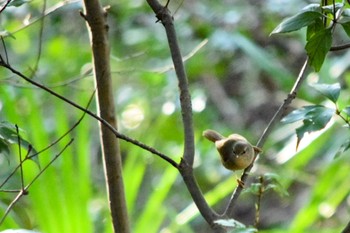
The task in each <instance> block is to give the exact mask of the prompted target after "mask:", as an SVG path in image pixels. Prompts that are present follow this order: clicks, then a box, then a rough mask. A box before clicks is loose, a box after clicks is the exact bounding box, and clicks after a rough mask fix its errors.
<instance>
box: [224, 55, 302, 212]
mask: <svg viewBox="0 0 350 233" xmlns="http://www.w3.org/2000/svg"><path fill="white" fill-rule="evenodd" d="M307 64H308V59H306V61H305V62H304V65H303V66H302V68H301V70H300V72H299V75H298V78H297V80H296V81H295V83H294V86H293V88H292V89H291V91H290V92H289V94H288V96H287V98H286V99H285V100H284V102H283V103H282V104H281V106H280V107H279V109H278V110H277V112H276V113H275V115H274V116H273V117H272V119H271V120H270V122H269V124H268V125H267V127H266V128H265V130H264V132H263V133H262V135H261V137H260V139H259V141H258V143H257V144H256V146H257V147H259V148H262V147H263V145H264V144H265V141H266V139H267V137H268V136H269V135H270V133H271V131H272V129H273V127H274V126H275V124H276V123H277V122H278V121H279V120H280V119H281V117H282V116H283V114H285V110H286V109H287V107H288V106H289V105H290V104H291V102H292V101H293V100H294V99H295V97H296V95H297V92H298V90H299V89H300V87H301V84H302V83H303V81H304V80H305V77H306V76H305V71H306V67H307ZM255 159H256V157H255ZM255 159H254V161H255ZM253 165H254V162H253V163H252V164H251V165H250V166H249V167H247V168H246V169H245V170H244V172H243V174H242V176H241V181H243V182H244V181H245V180H246V179H247V178H248V173H249V172H250V170H251V169H252V167H253ZM242 189H243V188H242V187H241V186H240V185H238V186H237V188H236V189H235V190H234V192H233V193H232V196H231V199H230V201H229V204H228V205H227V208H226V210H225V212H224V214H223V216H228V217H230V216H232V214H233V210H234V207H235V203H236V201H237V199H238V197H239V196H240V194H241V192H242Z"/></svg>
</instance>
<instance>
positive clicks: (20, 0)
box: [8, 0, 29, 7]
mask: <svg viewBox="0 0 350 233" xmlns="http://www.w3.org/2000/svg"><path fill="white" fill-rule="evenodd" d="M27 2H29V0H12V1H11V2H10V4H8V6H15V7H19V6H22V5H23V4H25V3H27Z"/></svg>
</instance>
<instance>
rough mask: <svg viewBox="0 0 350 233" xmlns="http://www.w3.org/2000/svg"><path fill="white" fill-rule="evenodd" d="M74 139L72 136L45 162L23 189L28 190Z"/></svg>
mask: <svg viewBox="0 0 350 233" xmlns="http://www.w3.org/2000/svg"><path fill="white" fill-rule="evenodd" d="M73 141H74V139H73V138H72V139H71V140H70V141H69V142H68V143H67V144H66V145H65V146H64V147H63V149H62V150H61V151H60V152H59V153H58V154H56V155H55V157H54V158H53V159H52V160H51V161H50V162H49V163H48V164H46V166H45V167H44V168H43V169H41V170H40V172H39V173H38V174H37V175H36V176H35V177H34V178H33V179H32V181H31V182H30V183H29V184H27V186H26V187H25V190H28V189H29V188H30V186H32V185H33V183H34V182H35V181H36V180H37V179H38V178H39V177H40V176H41V175H42V174H43V173H44V172H45V171H46V170H47V169H48V168H49V167H50V166H51V165H52V164H53V162H55V160H56V159H58V157H59V156H60V155H61V154H62V153H63V152H64V151H65V150H66V149H67V148H68V147H69V146H70V145H71V144H72V143H73Z"/></svg>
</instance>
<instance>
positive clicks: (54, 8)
mask: <svg viewBox="0 0 350 233" xmlns="http://www.w3.org/2000/svg"><path fill="white" fill-rule="evenodd" d="M79 2H80V1H79V0H65V1H60V2H58V3H57V4H55V5H53V6H52V7H50V8H48V9H47V10H46V11H45V14H44V15H41V16H39V17H37V18H33V19H32V20H31V21H30V22H29V23H27V24H25V25H24V26H22V27H21V28H18V29H17V30H15V31H13V32H10V33H8V34H6V35H5V36H4V37H7V36H10V35H13V34H15V33H17V32H20V31H22V30H24V29H26V28H27V27H29V26H31V25H33V24H34V23H36V22H38V21H39V20H40V19H41V18H43V17H46V16H48V15H50V14H52V13H54V12H56V11H57V10H60V9H61V8H62V7H64V6H66V5H70V4H74V3H79Z"/></svg>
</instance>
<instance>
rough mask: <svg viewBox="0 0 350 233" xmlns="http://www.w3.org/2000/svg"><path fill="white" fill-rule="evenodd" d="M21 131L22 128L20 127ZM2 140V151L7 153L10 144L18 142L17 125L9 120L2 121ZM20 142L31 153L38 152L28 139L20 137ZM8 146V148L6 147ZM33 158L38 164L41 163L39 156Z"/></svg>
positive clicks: (0, 127) (0, 130) (0, 131)
mask: <svg viewBox="0 0 350 233" xmlns="http://www.w3.org/2000/svg"><path fill="white" fill-rule="evenodd" d="M19 131H22V130H21V129H19ZM0 141H1V144H2V146H0V153H2V154H5V155H6V152H9V148H8V145H10V144H18V134H17V132H16V127H15V126H14V125H12V124H10V123H8V122H0ZM20 143H21V147H22V148H24V149H25V150H27V151H28V152H29V151H30V152H31V154H35V153H37V152H36V151H35V149H34V148H33V147H32V145H31V144H30V143H29V142H28V141H27V140H24V139H23V138H22V137H21V138H20ZM6 146H7V149H5V147H6ZM32 160H33V161H34V162H36V163H37V165H40V164H39V160H38V158H37V156H34V157H33V158H32Z"/></svg>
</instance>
